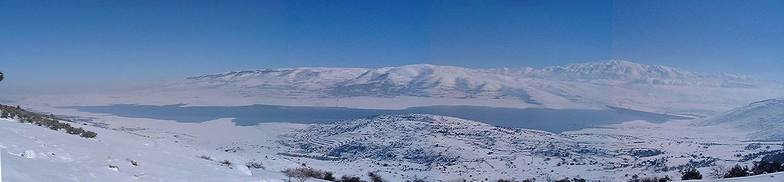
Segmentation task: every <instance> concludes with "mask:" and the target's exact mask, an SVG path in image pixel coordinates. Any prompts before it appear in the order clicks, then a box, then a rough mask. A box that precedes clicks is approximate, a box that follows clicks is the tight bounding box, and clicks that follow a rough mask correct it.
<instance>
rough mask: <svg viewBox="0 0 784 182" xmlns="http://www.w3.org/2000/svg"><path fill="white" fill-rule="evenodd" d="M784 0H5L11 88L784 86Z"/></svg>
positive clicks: (3, 55)
mask: <svg viewBox="0 0 784 182" xmlns="http://www.w3.org/2000/svg"><path fill="white" fill-rule="evenodd" d="M782 9H784V1H779V0H775V1H763V0H755V1H725V0H705V1H686V0H673V1H632V0H629V1H552V0H547V1H491V0H471V1H452V0H448V1H447V0H413V1H401V0H395V1H368V0H357V1H353V0H323V1H311V0H305V1H274V0H261V1H250V0H248V1H229V0H221V1H196V0H187V1H160V0H149V1H146V0H135V1H97V0H87V1H27V0H20V1H16V0H2V1H0V71H3V72H5V73H6V78H7V79H6V80H5V81H3V82H2V83H0V89H3V90H30V89H41V88H46V89H55V90H57V89H64V90H65V89H71V88H74V87H88V88H96V89H100V88H109V87H118V86H120V87H122V86H126V87H127V86H130V85H138V84H145V83H151V82H155V81H160V80H171V79H177V78H180V77H184V76H189V75H199V74H204V73H213V72H224V71H230V70H243V69H258V68H277V67H299V66H334V67H383V66H397V65H405V64H416V63H430V64H443V65H457V66H466V67H522V66H532V67H542V66H548V65H558V64H565V63H575V62H588V61H597V60H606V59H614V58H615V59H618V58H620V59H627V60H631V61H635V62H640V63H647V64H663V65H669V66H674V67H679V68H683V69H687V70H692V71H699V72H708V73H723V72H727V73H739V74H746V75H751V76H754V77H758V78H764V79H777V80H784V11H782Z"/></svg>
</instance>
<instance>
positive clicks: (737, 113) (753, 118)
mask: <svg viewBox="0 0 784 182" xmlns="http://www.w3.org/2000/svg"><path fill="white" fill-rule="evenodd" d="M698 124H699V125H726V126H731V127H735V128H738V129H742V130H745V131H749V132H750V134H749V136H750V138H753V139H760V140H766V139H772V140H784V99H770V100H764V101H759V102H754V103H751V104H749V105H747V106H745V107H741V108H737V109H734V110H732V111H729V112H727V113H725V114H722V115H718V116H715V117H711V118H708V119H705V120H704V121H701V122H699V123H698Z"/></svg>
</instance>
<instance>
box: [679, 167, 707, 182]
mask: <svg viewBox="0 0 784 182" xmlns="http://www.w3.org/2000/svg"><path fill="white" fill-rule="evenodd" d="M681 179H682V180H693V179H702V174H700V171H698V170H697V168H694V167H689V168H686V169H684V170H682V171H681Z"/></svg>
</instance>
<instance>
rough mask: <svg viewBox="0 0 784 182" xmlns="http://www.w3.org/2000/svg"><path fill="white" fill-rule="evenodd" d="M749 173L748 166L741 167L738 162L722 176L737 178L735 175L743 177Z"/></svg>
mask: <svg viewBox="0 0 784 182" xmlns="http://www.w3.org/2000/svg"><path fill="white" fill-rule="evenodd" d="M748 175H749V168H748V167H741V166H740V165H738V164H735V166H734V167H732V168H731V169H730V171H727V174H725V175H724V178H737V177H744V176H748Z"/></svg>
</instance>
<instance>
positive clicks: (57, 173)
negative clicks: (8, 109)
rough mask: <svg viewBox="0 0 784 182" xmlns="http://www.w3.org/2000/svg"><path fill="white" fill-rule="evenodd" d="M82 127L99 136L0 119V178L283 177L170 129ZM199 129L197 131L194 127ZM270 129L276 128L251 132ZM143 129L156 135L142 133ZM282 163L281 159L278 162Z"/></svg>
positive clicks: (94, 179)
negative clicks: (250, 165)
mask: <svg viewBox="0 0 784 182" xmlns="http://www.w3.org/2000/svg"><path fill="white" fill-rule="evenodd" d="M226 123H228V122H226ZM219 125H220V122H218V123H212V124H200V125H198V126H197V125H194V126H190V127H188V126H180V127H182V128H183V129H189V130H191V131H194V132H195V133H198V132H199V131H204V130H213V131H214V129H218V127H221V126H219ZM85 127H88V128H89V129H91V130H95V131H98V133H99V135H100V136H99V137H98V138H96V139H85V138H81V137H78V136H72V135H67V134H64V133H63V132H58V131H52V130H49V129H46V128H42V127H38V126H34V125H31V124H23V123H19V122H17V121H14V120H7V119H1V120H0V149H2V151H3V152H2V157H3V166H2V167H3V181H10V182H15V181H281V179H284V176H283V175H282V174H280V173H279V172H277V171H276V172H270V171H267V170H263V169H248V167H246V166H245V163H246V162H249V161H252V159H249V158H244V157H241V156H238V155H234V154H231V153H226V152H219V151H217V150H215V149H212V148H205V147H204V146H207V145H196V144H197V143H199V142H195V141H194V138H193V137H192V136H191V135H190V134H185V133H176V132H177V131H176V130H169V131H165V130H159V131H161V132H138V131H139V130H146V129H142V128H114V129H102V128H94V127H89V126H85ZM199 128H203V129H201V130H199ZM207 128H209V129H207ZM247 129H248V130H256V129H251V128H247ZM135 131H136V132H135ZM164 131H165V132H164ZM235 131H236V130H235ZM274 131H276V130H269V131H263V130H257V131H252V132H253V133H270V132H274ZM147 133H150V134H151V133H155V134H157V135H146V134H147ZM212 134H213V135H215V136H216V137H219V136H221V133H220V132H214V133H212ZM204 142H209V141H204ZM200 156H209V157H210V158H211V159H212V160H205V159H203V158H200ZM223 160H228V161H230V162H231V163H232V164H231V165H224V164H221V163H219V162H220V161H223ZM287 163H288V162H282V164H287ZM268 164H269V165H273V164H274V163H273V162H269V163H268Z"/></svg>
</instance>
